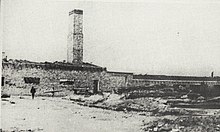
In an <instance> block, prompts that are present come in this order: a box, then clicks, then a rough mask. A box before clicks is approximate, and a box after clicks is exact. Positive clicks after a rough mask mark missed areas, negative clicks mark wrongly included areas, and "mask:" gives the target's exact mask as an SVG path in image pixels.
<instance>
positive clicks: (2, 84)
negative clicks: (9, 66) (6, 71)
mask: <svg viewBox="0 0 220 132" xmlns="http://www.w3.org/2000/svg"><path fill="white" fill-rule="evenodd" d="M4 84H5V77H2V81H1V86H4Z"/></svg>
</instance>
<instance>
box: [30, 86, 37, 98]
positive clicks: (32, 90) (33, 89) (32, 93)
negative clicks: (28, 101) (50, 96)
mask: <svg viewBox="0 0 220 132" xmlns="http://www.w3.org/2000/svg"><path fill="white" fill-rule="evenodd" d="M30 92H31V95H32V99H34V94H35V93H36V90H35V88H34V87H33V86H32V88H31V91H30Z"/></svg>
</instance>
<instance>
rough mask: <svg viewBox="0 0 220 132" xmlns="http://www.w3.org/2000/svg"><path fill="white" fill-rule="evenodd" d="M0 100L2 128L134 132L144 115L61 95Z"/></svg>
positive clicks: (9, 129)
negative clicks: (93, 105)
mask: <svg viewBox="0 0 220 132" xmlns="http://www.w3.org/2000/svg"><path fill="white" fill-rule="evenodd" d="M10 101H12V102H15V104H11V103H10V102H9V101H2V106H1V107H2V108H1V109H2V110H1V113H2V115H1V117H2V119H1V122H2V125H1V126H2V129H3V130H8V131H12V130H35V131H45V132H138V131H141V129H140V128H141V125H142V120H144V119H145V120H146V118H149V120H151V118H150V117H145V116H140V115H138V114H137V113H135V114H134V113H133V114H132V113H124V112H117V111H111V110H103V109H98V108H89V107H84V106H79V105H77V104H74V103H72V102H71V101H69V100H63V99H61V98H50V97H37V98H36V99H34V100H32V99H31V97H28V96H26V97H24V99H20V98H19V97H11V98H10ZM152 118H153V117H152Z"/></svg>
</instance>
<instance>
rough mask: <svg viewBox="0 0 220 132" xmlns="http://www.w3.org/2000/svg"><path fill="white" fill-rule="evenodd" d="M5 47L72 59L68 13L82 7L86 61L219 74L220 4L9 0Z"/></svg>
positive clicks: (11, 54)
mask: <svg viewBox="0 0 220 132" xmlns="http://www.w3.org/2000/svg"><path fill="white" fill-rule="evenodd" d="M3 4H4V5H3V51H5V52H6V55H7V56H8V58H12V59H26V60H32V61H52V62H53V61H62V60H66V58H67V34H68V20H69V19H68V12H69V11H71V10H73V9H82V10H83V11H84V14H83V15H84V16H83V20H84V21H83V25H84V29H83V33H84V61H85V62H92V63H93V64H97V65H100V66H103V67H107V69H108V70H111V71H127V72H135V73H144V74H145V73H147V74H166V75H194V76H210V73H211V71H215V75H218V76H219V75H220V3H219V2H215V1H214V0H210V1H207V0H206V1H194V2H190V1H187V2H184V3H183V2H178V1H173V0H168V1H167V2H162V1H161V2H153V1H147V2H126V3H125V2H73V1H65V2H61V1H52V0H50V1H45V0H36V1H34V0H31V1H30V0H19V1H18V0H17V1H16V0H7V1H4V3H3Z"/></svg>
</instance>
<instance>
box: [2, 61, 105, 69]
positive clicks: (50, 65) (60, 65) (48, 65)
mask: <svg viewBox="0 0 220 132" xmlns="http://www.w3.org/2000/svg"><path fill="white" fill-rule="evenodd" d="M5 65H13V66H14V67H19V66H25V67H32V68H33V67H36V68H43V69H61V70H79V71H106V68H105V67H100V66H97V65H94V64H91V63H86V62H83V63H82V64H74V63H66V62H58V61H56V62H33V61H27V60H12V59H10V60H8V61H6V60H3V61H2V66H3V67H4V66H5Z"/></svg>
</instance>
